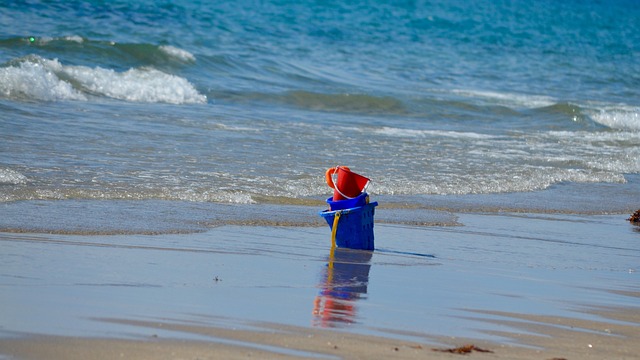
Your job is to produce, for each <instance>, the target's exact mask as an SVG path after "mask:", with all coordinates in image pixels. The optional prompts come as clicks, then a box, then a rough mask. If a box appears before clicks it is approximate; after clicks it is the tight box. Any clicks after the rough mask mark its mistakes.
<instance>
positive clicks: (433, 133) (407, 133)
mask: <svg viewBox="0 0 640 360" xmlns="http://www.w3.org/2000/svg"><path fill="white" fill-rule="evenodd" d="M374 133H376V134H378V135H387V136H397V137H448V138H467V139H492V138H494V137H495V136H492V135H487V134H480V133H474V132H464V131H445V130H416V129H401V128H394V127H388V126H383V127H381V128H378V129H375V130H374Z"/></svg>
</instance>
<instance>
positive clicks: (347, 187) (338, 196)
mask: <svg viewBox="0 0 640 360" xmlns="http://www.w3.org/2000/svg"><path fill="white" fill-rule="evenodd" d="M325 176H326V178H327V179H326V180H327V185H329V186H330V187H331V188H333V189H334V191H333V201H338V200H345V199H353V198H355V197H358V196H359V195H360V194H361V193H363V192H364V191H365V190H366V189H367V186H369V179H368V178H366V177H364V176H362V175H360V174H356V173H354V172H352V171H351V170H350V169H349V168H348V167H346V166H336V167H332V168H329V169H327V172H326V173H325ZM334 176H335V177H337V180H336V179H335V178H334Z"/></svg>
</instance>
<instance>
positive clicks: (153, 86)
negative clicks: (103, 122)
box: [0, 55, 207, 104]
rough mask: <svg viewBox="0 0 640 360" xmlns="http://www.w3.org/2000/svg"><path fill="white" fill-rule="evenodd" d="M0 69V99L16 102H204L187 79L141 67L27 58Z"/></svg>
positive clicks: (205, 99)
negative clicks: (120, 69) (120, 68)
mask: <svg viewBox="0 0 640 360" xmlns="http://www.w3.org/2000/svg"><path fill="white" fill-rule="evenodd" d="M7 65H8V66H5V67H2V68H0V96H2V97H5V98H9V99H19V100H43V101H56V100H87V99H88V98H89V97H91V96H97V97H107V98H112V99H118V100H124V101H131V102H145V103H170V104H198V103H205V102H206V101H207V98H206V96H204V95H202V94H200V93H199V92H198V91H197V90H196V89H195V87H194V86H193V85H192V84H191V83H190V82H189V81H188V80H186V79H184V78H182V77H179V76H176V75H171V74H167V73H164V72H162V71H159V70H156V69H153V68H149V67H140V68H132V69H129V70H127V71H124V72H118V71H115V70H112V69H105V68H102V67H93V68H92V67H87V66H70V65H64V64H62V63H60V62H59V61H58V60H57V59H53V60H49V59H44V58H42V57H40V56H37V55H30V56H27V57H24V58H21V59H17V60H13V61H10V62H9V63H8V64H7Z"/></svg>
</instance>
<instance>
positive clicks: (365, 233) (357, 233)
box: [320, 200, 378, 250]
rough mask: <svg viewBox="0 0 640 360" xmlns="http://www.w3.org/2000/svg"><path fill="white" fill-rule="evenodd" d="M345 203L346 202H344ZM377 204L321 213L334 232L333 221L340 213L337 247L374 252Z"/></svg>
mask: <svg viewBox="0 0 640 360" xmlns="http://www.w3.org/2000/svg"><path fill="white" fill-rule="evenodd" d="M342 201H344V200H342ZM376 206H378V203H377V202H372V203H369V204H365V205H364V206H358V207H354V208H349V209H340V210H325V211H322V212H320V216H322V217H323V218H324V219H325V220H326V221H327V224H329V227H330V228H331V229H332V230H333V220H334V218H335V216H336V213H337V212H340V218H339V219H338V224H337V226H338V229H337V230H336V246H338V247H341V248H349V249H359V250H373V248H374V245H373V216H374V214H375V207H376Z"/></svg>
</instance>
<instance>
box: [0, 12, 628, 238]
mask: <svg viewBox="0 0 640 360" xmlns="http://www.w3.org/2000/svg"><path fill="white" fill-rule="evenodd" d="M335 165H348V166H350V167H351V168H352V170H354V171H356V172H358V173H361V174H364V175H366V176H368V177H370V178H371V179H372V186H371V187H370V189H369V191H370V193H371V195H372V196H375V197H376V198H377V199H379V200H381V212H383V211H384V205H385V204H386V205H387V206H389V205H391V206H392V207H395V208H398V209H400V208H403V207H408V208H412V207H420V208H426V209H435V208H448V207H451V206H450V205H451V203H455V204H458V205H456V206H458V207H459V208H465V207H467V202H469V201H471V202H472V203H473V204H475V205H474V206H471V207H476V208H480V207H482V208H483V209H485V210H486V207H483V206H484V204H490V206H487V207H490V208H491V209H494V210H496V209H503V208H507V209H511V208H515V209H518V210H524V211H527V210H530V211H539V210H541V209H545V210H547V211H565V212H577V213H580V212H585V211H587V212H596V213H598V212H600V213H606V212H626V211H629V210H630V209H635V208H638V207H639V206H638V205H639V203H640V187H639V186H638V184H640V178H639V177H638V174H640V6H639V5H638V3H637V2H636V1H625V0H613V1H607V2H597V1H589V2H584V1H563V2H556V1H537V2H533V3H532V2H528V1H518V0H514V1H489V0H480V1H474V2H466V1H447V2H433V1H400V2H386V1H357V2H347V1H307V0H304V1H286V0H283V1H239V2H235V1H234V2H230V1H220V2H213V3H211V2H205V1H197V0H191V1H187V0H182V1H180V0H176V1H143V0H138V1H97V0H94V1H82V2H80V1H44V0H40V1H39V0H28V1H27V0H25V1H10V2H3V3H2V4H1V5H0V203H1V204H0V206H2V207H1V208H0V211H1V212H3V214H2V216H0V217H1V218H2V220H0V228H3V229H12V230H16V229H22V230H25V231H29V230H38V229H44V230H52V229H53V230H57V231H63V230H65V229H66V230H67V231H71V230H73V229H74V228H75V227H77V226H80V225H79V223H82V224H84V225H83V226H84V228H83V229H84V230H86V231H90V230H100V229H96V227H101V226H103V222H108V221H106V220H104V219H103V218H104V216H105V215H104V214H111V215H113V214H120V215H119V216H120V217H122V218H123V219H120V220H121V223H124V224H125V225H124V227H125V228H129V229H130V230H131V229H133V230H136V229H138V228H137V227H136V226H137V225H135V224H133V223H131V224H129V225H126V223H127V221H132V222H135V221H136V220H132V219H131V218H129V217H128V216H126V215H124V216H123V215H122V214H129V213H131V214H137V217H135V218H137V219H143V220H137V221H139V222H145V224H146V223H148V222H149V221H151V222H152V224H151V225H148V228H146V230H148V231H154V230H155V231H159V232H164V231H169V230H171V229H173V230H182V229H183V228H188V226H187V225H184V224H187V223H194V222H201V223H206V222H207V221H210V220H211V219H210V212H211V211H216V212H225V211H227V210H229V209H233V211H231V212H232V213H233V214H235V215H233V216H236V217H237V216H238V214H243V213H245V212H248V213H250V214H251V213H252V214H254V215H255V216H254V218H259V214H261V213H264V212H268V211H274V209H277V206H298V205H314V206H315V205H321V204H322V202H323V201H324V199H326V197H328V196H329V195H330V194H331V191H330V189H329V188H328V186H327V185H326V184H325V183H324V172H325V170H326V169H327V168H329V167H332V166H335ZM567 193H570V194H572V195H571V196H568V197H567V196H566V195H565V194H567ZM443 195H444V196H443ZM465 199H466V200H465ZM577 199H579V200H580V201H577ZM461 202H462V204H461V205H460V203H461ZM227 204H232V205H233V207H224V206H223V207H222V210H220V209H221V208H220V207H221V206H222V205H227ZM394 204H395V205H394ZM238 206H240V210H238V208H237V207H238ZM265 206H266V207H265ZM87 209H89V211H88V210H87ZM141 209H145V210H144V211H142V210H141ZM176 209H178V210H176ZM309 211H310V212H311V213H312V216H311V217H313V216H315V211H316V209H315V208H311V209H310V210H309ZM87 213H92V214H93V215H87ZM176 213H179V215H176ZM43 214H44V215H43ZM141 214H142V215H141ZM145 214H147V215H145ZM167 214H169V215H167ZM407 216H409V217H410V216H418V215H407ZM249 217H251V216H249ZM427 217H428V216H427ZM132 218H133V217H132ZM51 219H54V220H51ZM73 219H80V220H77V221H76V222H75V223H74V220H73ZM150 219H156V220H150ZM158 219H159V220H158ZM167 219H171V220H172V221H174V220H175V223H176V224H178V223H180V224H182V225H175V226H174V227H172V226H168V225H166V224H167V221H166V220H167ZM228 220H229V219H228ZM65 221H66V223H65ZM101 221H102V222H101ZM153 221H155V222H153ZM53 222H55V223H56V224H57V225H55V226H54V228H52V225H51V223H53ZM92 223H93V225H91V224H92ZM65 224H67V225H65ZM87 224H88V225H87ZM134 225H135V226H134ZM138 225H139V224H138ZM104 226H107V225H104ZM109 229H111V228H109ZM120 230H122V229H120ZM133 230H132V231H133Z"/></svg>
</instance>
